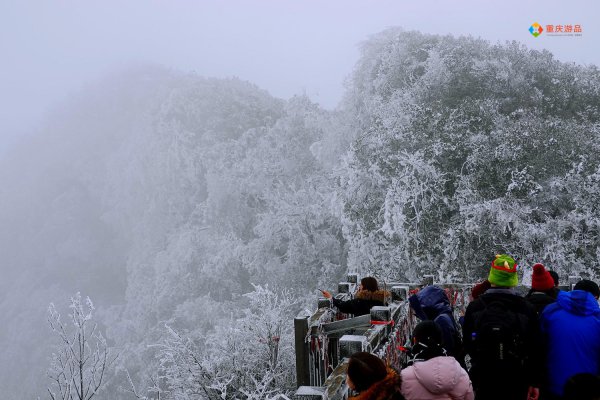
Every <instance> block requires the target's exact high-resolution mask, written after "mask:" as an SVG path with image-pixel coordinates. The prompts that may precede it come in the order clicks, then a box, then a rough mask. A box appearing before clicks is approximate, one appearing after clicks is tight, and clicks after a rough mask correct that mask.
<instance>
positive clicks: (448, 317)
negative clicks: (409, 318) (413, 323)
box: [408, 286, 462, 358]
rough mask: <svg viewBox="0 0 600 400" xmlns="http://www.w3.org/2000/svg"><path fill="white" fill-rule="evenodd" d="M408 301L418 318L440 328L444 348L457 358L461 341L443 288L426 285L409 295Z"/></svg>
mask: <svg viewBox="0 0 600 400" xmlns="http://www.w3.org/2000/svg"><path fill="white" fill-rule="evenodd" d="M408 301H409V303H410V306H411V308H412V309H413V311H414V312H415V315H416V316H417V317H418V318H419V319H420V320H423V321H427V320H430V321H433V322H435V323H437V324H438V325H439V326H440V328H442V337H443V340H444V343H443V344H444V348H445V349H446V351H447V352H448V355H451V356H457V358H458V357H459V356H460V354H461V353H462V351H461V349H462V343H461V342H460V335H459V333H458V327H457V325H456V323H455V322H454V316H453V315H452V306H451V305H450V300H449V299H448V296H447V295H446V292H445V291H444V289H442V288H440V287H438V286H427V287H425V288H423V289H421V290H420V291H418V292H417V293H416V294H414V295H412V296H410V297H409V298H408Z"/></svg>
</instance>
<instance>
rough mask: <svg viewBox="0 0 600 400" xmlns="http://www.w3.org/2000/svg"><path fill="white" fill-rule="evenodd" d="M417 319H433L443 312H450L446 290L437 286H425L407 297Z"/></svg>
mask: <svg viewBox="0 0 600 400" xmlns="http://www.w3.org/2000/svg"><path fill="white" fill-rule="evenodd" d="M408 301H409V303H410V306H411V307H412V309H413V310H414V312H415V314H416V315H417V317H419V319H422V320H427V319H431V320H433V319H435V318H436V317H437V316H438V315H440V314H443V313H452V307H451V306H450V300H448V296H447V295H446V291H445V290H444V289H442V288H440V287H438V286H427V287H425V288H423V289H421V290H419V291H418V292H417V293H416V294H414V295H412V296H410V297H409V298H408Z"/></svg>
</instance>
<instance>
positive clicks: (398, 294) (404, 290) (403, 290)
mask: <svg viewBox="0 0 600 400" xmlns="http://www.w3.org/2000/svg"><path fill="white" fill-rule="evenodd" d="M390 292H392V300H394V301H402V300H407V299H408V286H392V288H391V289H390Z"/></svg>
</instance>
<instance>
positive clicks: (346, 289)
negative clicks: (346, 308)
mask: <svg viewBox="0 0 600 400" xmlns="http://www.w3.org/2000/svg"><path fill="white" fill-rule="evenodd" d="M338 293H350V282H340V283H338Z"/></svg>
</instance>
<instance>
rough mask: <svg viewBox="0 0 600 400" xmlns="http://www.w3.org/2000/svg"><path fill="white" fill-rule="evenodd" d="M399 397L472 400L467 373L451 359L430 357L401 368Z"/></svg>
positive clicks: (431, 399) (413, 399)
mask: <svg viewBox="0 0 600 400" xmlns="http://www.w3.org/2000/svg"><path fill="white" fill-rule="evenodd" d="M400 375H401V377H402V394H403V395H404V397H405V398H406V400H438V399H439V400H442V399H448V400H473V398H474V395H473V386H472V385H471V380H470V379H469V375H468V374H467V372H466V371H465V370H464V369H463V368H462V367H461V366H460V364H459V363H458V362H457V361H456V360H455V359H454V357H434V358H432V359H430V360H427V361H419V362H416V363H415V364H414V365H412V366H410V367H408V368H405V369H403V370H402V372H401V373H400Z"/></svg>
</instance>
